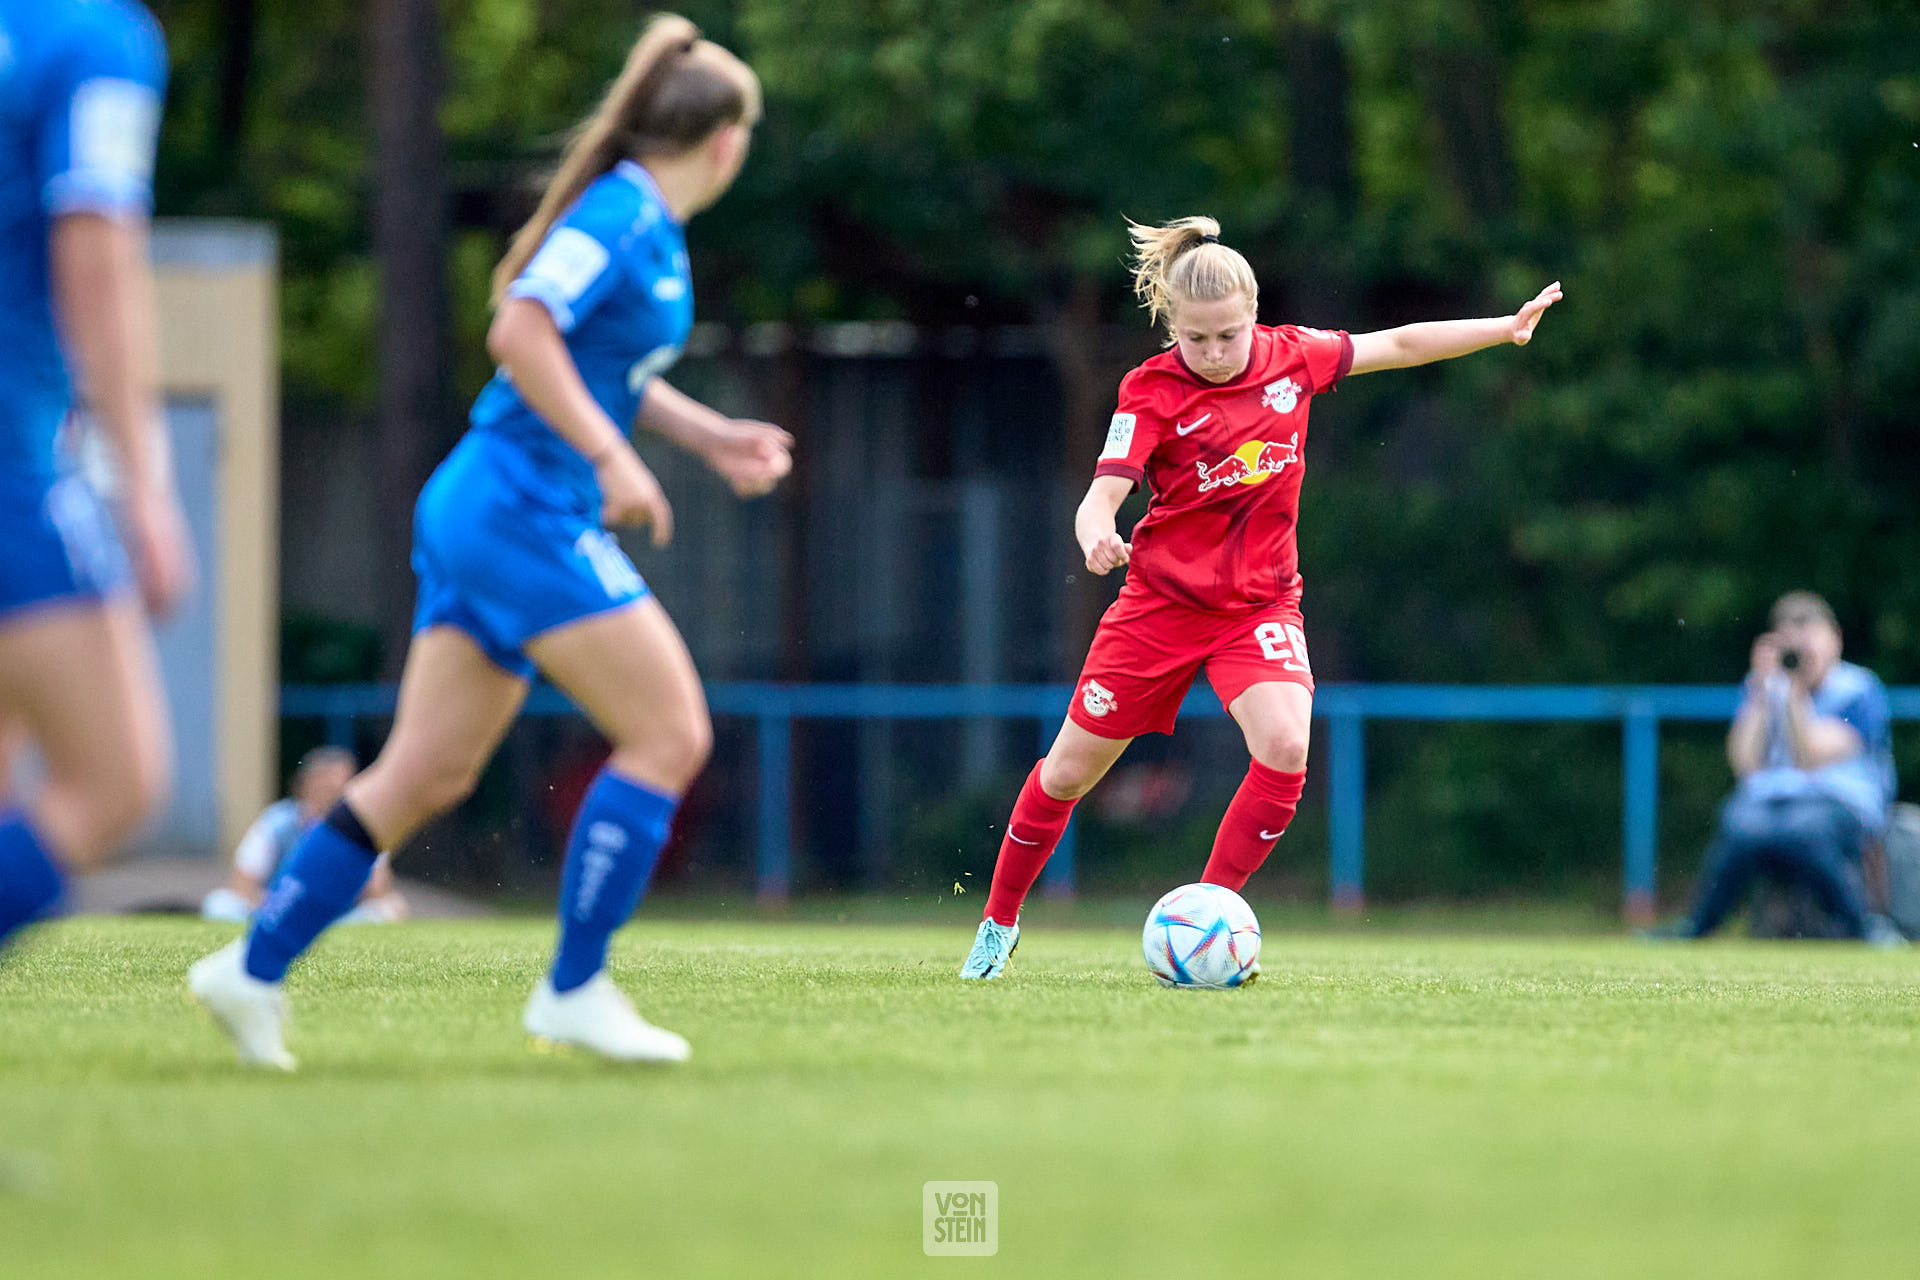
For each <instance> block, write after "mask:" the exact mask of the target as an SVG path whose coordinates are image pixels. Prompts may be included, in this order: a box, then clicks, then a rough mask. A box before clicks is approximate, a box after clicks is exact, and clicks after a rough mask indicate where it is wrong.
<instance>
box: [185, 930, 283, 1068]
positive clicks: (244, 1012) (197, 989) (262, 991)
mask: <svg viewBox="0 0 1920 1280" xmlns="http://www.w3.org/2000/svg"><path fill="white" fill-rule="evenodd" d="M246 958H247V940H246V938H244V937H241V938H236V939H234V940H233V941H232V942H229V943H228V944H227V945H226V946H224V947H222V948H220V949H219V950H218V951H216V952H214V953H213V954H212V955H210V956H207V957H205V958H204V959H202V960H200V961H199V962H197V963H196V964H195V965H194V966H193V968H191V969H189V970H187V990H189V991H191V992H193V997H194V999H196V1000H198V1001H199V1002H200V1003H201V1004H202V1005H205V1006H206V1009H207V1012H208V1013H211V1014H212V1015H213V1020H214V1021H215V1022H218V1023H219V1024H220V1029H221V1030H222V1031H225V1032H226V1033H227V1038H228V1039H229V1040H231V1041H233V1048H234V1051H235V1052H236V1053H238V1054H239V1055H240V1061H241V1062H242V1063H243V1064H245V1065H246V1066H249V1067H272V1068H274V1069H275V1070H277V1071H292V1070H293V1069H294V1068H295V1067H296V1066H297V1065H299V1064H298V1063H296V1062H295V1061H294V1057H293V1055H292V1054H290V1053H288V1052H287V1046H286V1041H285V1039H284V1033H285V1031H286V1025H287V996H286V992H284V991H282V990H281V989H280V984H279V983H277V982H262V981H260V979H258V978H256V977H254V976H253V975H252V974H250V973H248V972H247V965H246Z"/></svg>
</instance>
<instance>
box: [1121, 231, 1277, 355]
mask: <svg viewBox="0 0 1920 1280" xmlns="http://www.w3.org/2000/svg"><path fill="white" fill-rule="evenodd" d="M1127 232H1128V234H1129V235H1130V236H1131V237H1132V239H1133V292H1134V293H1135V295H1136V296H1138V297H1139V299H1140V301H1141V304H1142V305H1144V306H1145V307H1146V308H1147V311H1148V313H1149V314H1151V315H1152V317H1153V320H1154V323H1156V324H1160V323H1165V324H1167V325H1168V326H1169V328H1171V326H1172V324H1173V308H1174V307H1175V306H1176V305H1177V304H1178V303H1181V302H1213V301H1216V300H1218V299H1220V298H1231V297H1234V296H1236V295H1238V296H1241V297H1244V298H1246V300H1247V307H1248V309H1252V308H1253V307H1255V306H1256V305H1258V304H1259V301H1260V282H1259V281H1258V280H1256V279H1254V275H1253V267H1252V266H1250V265H1249V264H1248V262H1247V260H1246V259H1245V258H1243V257H1241V256H1240V254H1239V252H1238V251H1237V250H1234V249H1229V248H1228V247H1227V246H1226V245H1224V244H1221V243H1220V224H1219V223H1218V222H1215V221H1214V220H1213V219H1212V218H1205V217H1194V218H1177V219H1175V220H1174V221H1172V222H1166V223H1162V224H1160V225H1159V226H1157V227H1152V226H1147V225H1145V224H1144V223H1139V222H1135V221H1134V220H1133V219H1131V218H1129V219H1127Z"/></svg>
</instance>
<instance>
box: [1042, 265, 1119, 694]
mask: <svg viewBox="0 0 1920 1280" xmlns="http://www.w3.org/2000/svg"><path fill="white" fill-rule="evenodd" d="M1047 328H1048V339H1049V345H1051V346H1052V348H1053V361H1054V367H1055V368H1056V369H1057V370H1058V371H1059V374H1060V401H1061V404H1060V408H1061V415H1062V421H1061V430H1060V445H1061V458H1060V476H1061V482H1060V483H1061V488H1060V493H1061V496H1062V503H1061V506H1062V507H1063V508H1064V510H1063V512H1062V514H1063V515H1069V518H1070V513H1071V511H1072V510H1073V503H1074V501H1075V500H1076V499H1077V498H1078V495H1079V491H1080V490H1081V489H1083V488H1085V486H1086V485H1087V483H1088V482H1089V481H1090V480H1092V478H1093V464H1094V460H1095V459H1096V458H1098V457H1099V456H1100V446H1101V444H1102V443H1103V442H1104V441H1105V439H1106V426H1107V414H1108V411H1109V410H1110V409H1111V408H1112V405H1113V394H1114V393H1113V380H1112V379H1111V378H1109V377H1108V372H1109V371H1108V370H1107V368H1106V365H1105V362H1104V361H1103V360H1102V359H1101V350H1100V343H1101V332H1100V281H1099V279H1098V278H1097V277H1095V276H1093V275H1091V274H1089V273H1087V272H1085V271H1081V272H1077V273H1076V274H1075V275H1074V277H1073V279H1072V280H1070V281H1069V282H1068V284H1067V292H1066V300H1065V303H1064V305H1062V306H1061V307H1060V308H1059V309H1058V310H1056V311H1054V312H1053V313H1052V315H1051V316H1049V317H1048V323H1047ZM1060 537H1061V538H1063V539H1064V541H1063V542H1059V543H1054V544H1052V545H1053V546H1056V547H1058V548H1060V550H1059V551H1057V552H1055V553H1054V556H1050V557H1049V558H1050V559H1054V562H1055V563H1059V564H1061V565H1062V567H1063V568H1064V569H1065V573H1064V574H1063V575H1062V586H1063V590H1064V592H1065V594H1064V596H1063V598H1062V601H1063V608H1062V610H1061V614H1060V627H1059V630H1058V632H1057V633H1056V637H1057V640H1058V643H1059V646H1060V664H1059V674H1060V676H1061V677H1062V678H1063V679H1065V678H1071V677H1072V676H1073V674H1074V673H1075V672H1077V671H1079V670H1080V663H1081V661H1082V659H1084V658H1085V657H1086V656H1087V641H1088V640H1089V639H1090V638H1092V636H1093V629H1094V627H1095V626H1096V625H1098V623H1099V621H1100V614H1101V612H1102V611H1103V610H1104V609H1105V608H1106V607H1107V605H1108V603H1109V602H1110V601H1111V600H1112V599H1113V579H1112V577H1111V576H1109V577H1107V578H1098V577H1095V576H1094V575H1093V574H1091V573H1088V572H1087V569H1086V565H1085V564H1084V563H1083V562H1082V560H1081V558H1080V553H1079V550H1078V548H1077V547H1075V546H1073V545H1072V539H1073V535H1072V528H1071V525H1068V526H1067V527H1065V528H1062V529H1061V530H1060ZM1055 557H1057V559H1055Z"/></svg>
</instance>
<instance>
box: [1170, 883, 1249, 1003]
mask: <svg viewBox="0 0 1920 1280" xmlns="http://www.w3.org/2000/svg"><path fill="white" fill-rule="evenodd" d="M1140 949H1141V950H1142V951H1143V952H1144V953H1145V954H1146V957H1147V968H1148V969H1149V970H1150V971H1151V972H1152V973H1153V976H1154V977H1156V978H1158V979H1160V981H1161V982H1162V983H1163V984H1165V985H1166V986H1169V987H1193V988H1202V989H1208V990H1215V991H1218V990H1224V989H1226V988H1229V987H1237V986H1239V985H1240V984H1241V983H1243V982H1245V981H1246V980H1247V979H1248V978H1249V977H1250V976H1252V975H1253V974H1254V973H1256V972H1258V966H1257V963H1256V962H1257V961H1258V960H1259V959H1260V922H1259V921H1258V920H1256V919H1254V918H1253V908H1252V907H1250V906H1248V905H1247V901H1246V899H1245V898H1242V897H1241V896H1240V895H1239V894H1237V893H1235V892H1234V891H1233V890H1231V889H1226V888H1222V887H1221V886H1220V885H1217V884H1183V885H1181V886H1180V887H1179V888H1178V889H1175V890H1174V891H1173V892H1172V893H1169V894H1168V895H1167V896H1166V897H1164V898H1162V899H1160V901H1158V902H1156V903H1154V904H1153V910H1151V911H1149V912H1147V927H1146V930H1145V932H1143V933H1142V934H1141V937H1140Z"/></svg>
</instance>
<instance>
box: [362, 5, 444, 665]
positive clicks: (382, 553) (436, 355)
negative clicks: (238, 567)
mask: <svg viewBox="0 0 1920 1280" xmlns="http://www.w3.org/2000/svg"><path fill="white" fill-rule="evenodd" d="M368 22H369V26H370V31H369V35H370V39H371V43H372V46H373V74H372V76H371V78H370V80H369V84H368V92H369V98H370V103H369V105H370V108H371V111H370V114H371V115H372V117H373V252H374V260H375V262H376V263H377V265H378V266H379V269H380V317H379V322H378V327H377V330H376V340H377V347H378V355H377V357H376V358H377V360H378V362H379V377H380V396H379V416H378V423H377V441H376V446H375V451H374V452H375V456H376V457H377V458H378V459H379V474H378V475H376V476H375V477H374V485H375V490H376V493H377V495H378V498H379V510H380V515H379V521H380V527H379V529H378V530H377V543H376V557H377V558H376V564H375V582H376V590H377V592H378V598H379V604H380V617H381V619H382V636H383V639H384V641H385V644H384V652H383V655H382V663H383V666H384V668H385V672H386V674H387V675H388V676H396V675H398V674H399V671H400V666H401V662H402V660H403V658H404V656H405V653H406V647H407V635H408V630H409V627H408V621H409V619H410V618H411V617H412V613H413V590H414V583H413V573H412V569H411V567H410V565H409V563H408V556H409V552H410V549H411V546H412V541H413V504H414V500H415V499H416V498H417V497H418V496H419V493H420V486H421V485H422V484H424V483H425V481H426V478H427V476H428V474H429V473H430V472H431V471H432V469H433V465H434V463H435V462H437V461H438V460H439V457H440V455H441V453H442V452H443V451H444V449H445V447H446V446H447V445H448V444H449V443H450V442H451V438H452V437H454V436H456V435H457V434H458V427H457V424H456V423H454V422H453V421H452V419H451V416H450V415H449V414H448V413H447V412H446V403H445V394H444V380H443V379H444V370H445V366H446V358H445V357H446V351H445V348H446V332H447V322H446V321H447V317H446V309H447V308H446V297H447V285H446V266H445V245H446V229H447V211H446V203H447V202H446V189H445V175H444V169H443V164H442V159H443V151H444V144H443V140H442V138H441V134H440V121H439V107H440V27H439V13H438V9H437V6H436V4H435V0H378V2H377V3H375V4H373V5H372V6H370V8H369V19H368Z"/></svg>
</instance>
